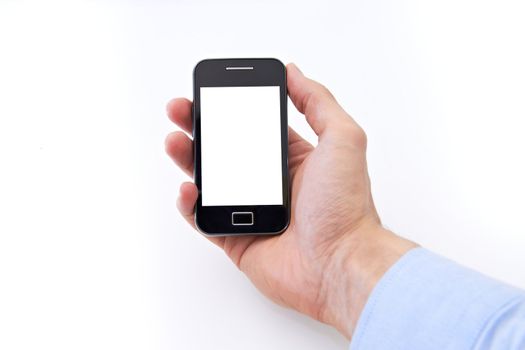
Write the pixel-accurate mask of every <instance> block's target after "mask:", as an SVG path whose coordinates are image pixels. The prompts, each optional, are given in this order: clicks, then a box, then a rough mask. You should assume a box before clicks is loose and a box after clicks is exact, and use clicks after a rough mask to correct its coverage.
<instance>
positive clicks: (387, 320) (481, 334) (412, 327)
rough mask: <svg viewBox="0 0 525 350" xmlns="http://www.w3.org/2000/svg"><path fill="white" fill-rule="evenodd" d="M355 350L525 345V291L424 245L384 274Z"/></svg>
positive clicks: (359, 329) (363, 316) (366, 311)
mask: <svg viewBox="0 0 525 350" xmlns="http://www.w3.org/2000/svg"><path fill="white" fill-rule="evenodd" d="M350 349H351V350H367V349H373V350H382V349H388V350H398V349H399V350H400V349H403V350H412V349H417V350H421V349H426V350H433V349H436V350H438V349H439V350H445V349H480V350H481V349H483V350H484V349H520V350H523V349H525V293H524V292H523V291H522V290H520V289H517V288H514V287H511V286H508V285H506V284H504V283H501V282H499V281H496V280H494V279H491V278H489V277H486V276H484V275H482V274H480V273H478V272H475V271H473V270H470V269H468V268H465V267H462V266H460V265H458V264H456V263H454V262H452V261H450V260H448V259H445V258H443V257H440V256H438V255H436V254H433V253H431V252H430V251H428V250H426V249H423V248H416V249H412V250H411V251H409V252H408V253H406V254H405V255H404V256H403V257H402V258H401V259H400V260H399V261H398V262H397V263H396V264H395V265H394V266H392V267H391V268H390V269H389V270H388V271H387V273H386V274H385V275H384V276H383V277H382V278H381V280H380V281H379V283H378V284H377V285H376V287H375V288H374V290H373V291H372V294H371V295H370V297H369V299H368V301H367V304H366V305H365V308H364V310H363V312H362V313H361V316H360V318H359V321H358V324H357V327H356V329H355V332H354V335H353V337H352V342H351V344H350Z"/></svg>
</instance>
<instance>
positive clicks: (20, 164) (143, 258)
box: [0, 0, 525, 350]
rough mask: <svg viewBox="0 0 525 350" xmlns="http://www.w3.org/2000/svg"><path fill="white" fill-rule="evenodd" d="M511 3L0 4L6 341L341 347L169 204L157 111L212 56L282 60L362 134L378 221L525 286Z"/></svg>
mask: <svg viewBox="0 0 525 350" xmlns="http://www.w3.org/2000/svg"><path fill="white" fill-rule="evenodd" d="M524 17H525V11H524V5H523V2H522V1H479V0H477V1H475V0H472V1H467V0H445V1H421V0H412V1H409V0H404V1H386V0H384V1H341V2H332V1H322V2H314V3H310V2H307V1H286V0H284V1H283V0H279V1H277V0H274V1H265V2H251V3H250V2H247V1H238V2H235V1H211V0H210V1H195V0H191V1H190V0H187V1H138V0H135V1H121V2H117V1H64V2H57V1H34V2H29V1H15V0H11V1H10V0H2V1H1V2H0V167H1V168H0V348H2V349H44V348H49V349H73V348H74V349H93V348H97V349H123V348H126V349H302V350H306V349H345V348H346V346H347V343H346V341H345V340H344V339H343V338H342V337H341V336H339V335H337V333H336V332H335V331H333V330H331V329H330V328H328V327H326V326H323V325H320V324H318V323H316V322H314V321H312V320H309V319H307V318H305V317H303V316H301V315H299V314H297V313H295V312H292V311H289V310H285V309H282V308H280V307H278V306H275V305H273V304H272V303H270V302H269V301H267V300H265V299H264V298H263V297H262V296H260V295H259V294H258V293H257V291H256V290H255V289H254V288H253V287H252V286H251V285H250V283H249V282H248V280H247V279H246V278H245V277H244V276H243V275H242V274H240V273H239V272H238V271H237V270H236V268H235V267H234V266H233V265H232V264H230V262H229V261H228V260H227V259H226V257H225V256H224V254H223V253H222V252H221V251H219V250H218V249H217V248H216V247H215V246H213V245H211V244H209V243H208V242H207V241H206V240H205V239H204V238H202V237H200V236H199V235H198V234H196V233H195V232H193V231H192V230H191V229H189V228H188V227H187V225H185V223H184V222H183V220H182V219H181V218H180V217H179V216H178V215H177V212H176V209H175V200H176V194H177V191H178V186H179V183H180V182H181V181H185V180H187V178H186V177H185V176H184V175H183V174H182V173H181V172H180V171H178V170H177V169H176V168H175V166H174V165H173V164H171V162H170V160H169V159H168V158H167V157H166V156H165V155H164V153H163V152H164V137H165V135H166V133H168V132H169V131H171V130H174V127H173V126H172V125H171V124H170V123H169V122H168V120H167V118H166V117H165V107H164V105H165V103H166V102H167V101H168V100H169V99H170V98H171V97H174V96H190V94H191V71H192V68H193V66H194V64H195V63H196V62H197V61H198V60H200V59H202V58H209V57H257V56H263V57H278V58H280V59H281V60H282V61H284V62H287V61H294V62H296V63H297V64H298V65H299V66H300V68H301V69H302V70H303V71H304V72H305V73H306V74H308V75H310V76H311V77H313V78H315V79H317V80H319V81H321V82H323V83H324V84H325V85H327V86H328V87H330V88H331V90H332V92H333V93H334V94H335V96H337V98H338V99H339V101H340V103H341V104H342V105H343V106H344V107H345V108H347V109H348V111H349V112H350V113H351V114H352V115H353V116H354V117H355V119H356V120H357V121H358V122H359V123H360V124H361V125H362V126H363V127H364V128H365V129H366V131H367V133H368V136H369V153H368V159H369V168H370V175H371V177H372V181H373V191H374V196H375V200H376V204H377V207H378V210H379V212H380V214H381V216H382V219H383V221H384V223H385V224H386V225H387V226H388V227H390V228H391V229H393V230H394V231H396V232H398V233H399V234H402V235H404V236H406V237H409V238H411V239H414V240H416V241H417V242H419V243H421V244H422V245H424V246H426V247H428V248H430V249H432V250H434V251H437V252H439V253H442V254H444V255H446V256H448V257H451V258H453V259H455V260H457V261H459V262H461V263H463V264H465V265H468V266H471V267H474V268H476V269H480V270H482V271H484V272H485V273H487V274H489V275H491V276H494V277H497V278H499V279H502V280H505V281H508V282H510V283H512V284H515V285H518V286H521V287H525V273H524V267H525V254H523V251H524V250H525V229H524V228H523V216H524V215H523V213H524V209H525V207H524V204H523V203H524V198H525V185H524V180H523V179H525V166H524V164H523V163H524V156H523V151H524V150H525V138H524V137H523V134H524V128H525V123H524V118H525V103H524V96H525V83H524V81H525V68H524V65H523V62H525V49H524V45H523V33H525V21H523V18H524ZM291 110H293V109H292V108H291ZM290 123H291V124H292V125H293V126H294V127H295V128H297V129H298V130H299V131H300V132H301V133H303V134H304V135H306V136H307V137H308V138H309V139H310V140H312V141H314V140H315V139H314V137H313V134H312V132H311V131H310V130H309V129H308V127H307V125H306V124H305V122H304V120H303V118H302V117H301V116H300V115H298V114H297V113H295V112H291V114H290Z"/></svg>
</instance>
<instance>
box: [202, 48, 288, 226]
mask: <svg viewBox="0 0 525 350" xmlns="http://www.w3.org/2000/svg"><path fill="white" fill-rule="evenodd" d="M193 86H194V88H193V138H194V160H195V162H194V164H195V170H194V176H195V184H196V185H197V188H198V190H199V196H198V199H197V203H196V206H195V223H196V226H197V227H198V229H199V230H200V231H201V232H202V233H204V234H207V235H212V236H224V235H247V234H270V235H271V234H279V233H282V232H283V231H284V230H285V229H286V228H287V227H288V224H289V221H290V188H289V175H288V119H287V90H286V69H285V67H284V65H283V64H282V63H281V62H280V61H279V60H276V59H270V58H263V59H209V60H203V61H200V62H199V63H198V64H197V65H196V66H195V69H194V72H193ZM260 86H268V87H276V86H278V87H279V106H280V143H281V144H280V148H281V154H280V164H281V174H282V176H281V178H282V205H264V204H262V205H235V204H234V205H231V203H230V205H211V206H210V205H205V206H203V202H202V196H203V191H204V195H206V188H202V175H203V174H202V167H201V159H202V158H201V156H202V155H201V144H202V139H201V88H204V87H260ZM246 117H247V118H249V117H250V116H249V114H248V115H247V116H246ZM240 132H242V131H240ZM244 146H245V145H243V144H235V147H234V150H233V152H235V149H240V148H242V147H244ZM239 162H242V159H239ZM225 170H226V171H227V169H225ZM205 175H207V174H205ZM231 190H232V191H243V190H245V189H243V188H233V189H231Z"/></svg>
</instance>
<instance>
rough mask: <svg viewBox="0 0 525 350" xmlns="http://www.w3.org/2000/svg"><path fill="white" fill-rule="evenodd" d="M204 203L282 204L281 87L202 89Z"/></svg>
mask: <svg viewBox="0 0 525 350" xmlns="http://www.w3.org/2000/svg"><path fill="white" fill-rule="evenodd" d="M200 112H201V113H200V120H201V180H202V186H201V196H202V205H203V206H234V205H283V184H282V181H283V177H282V166H283V164H282V158H281V111H280V91H279V86H228V87H201V88H200Z"/></svg>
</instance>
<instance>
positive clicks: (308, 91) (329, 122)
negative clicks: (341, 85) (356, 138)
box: [286, 63, 352, 136]
mask: <svg viewBox="0 0 525 350" xmlns="http://www.w3.org/2000/svg"><path fill="white" fill-rule="evenodd" d="M286 74H287V81H288V93H289V95H290V98H291V100H292V102H293V103H294V105H295V107H296V108H297V109H298V110H299V112H301V113H303V114H304V115H305V117H306V120H307V121H308V124H310V126H311V127H312V129H313V130H314V132H315V133H316V134H317V135H318V136H320V135H321V134H322V133H323V132H324V131H325V130H326V129H327V128H329V127H335V128H337V127H338V124H339V125H340V123H348V122H349V121H352V119H351V118H350V116H349V115H348V114H347V113H346V112H345V111H344V110H343V109H342V108H341V106H339V104H338V103H337V101H336V100H335V98H334V97H333V96H332V94H331V93H330V92H329V91H328V89H326V88H325V87H324V86H323V85H321V84H319V83H318V82H316V81H314V80H311V79H308V78H307V77H305V76H304V75H303V73H302V72H301V71H300V70H299V68H297V66H296V65H295V64H293V63H290V64H288V65H287V67H286Z"/></svg>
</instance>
